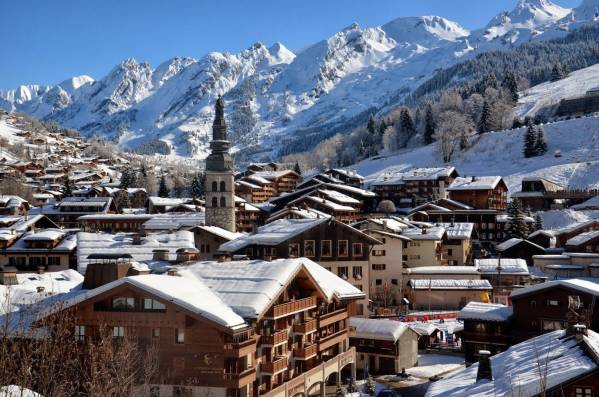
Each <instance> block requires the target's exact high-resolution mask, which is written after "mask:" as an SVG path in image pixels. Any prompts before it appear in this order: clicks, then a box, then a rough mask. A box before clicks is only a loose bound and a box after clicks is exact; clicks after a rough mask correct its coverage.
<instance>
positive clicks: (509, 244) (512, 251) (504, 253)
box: [495, 238, 545, 266]
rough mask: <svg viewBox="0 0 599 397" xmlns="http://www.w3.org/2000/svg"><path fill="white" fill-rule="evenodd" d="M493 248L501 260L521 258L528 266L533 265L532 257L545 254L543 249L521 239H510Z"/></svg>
mask: <svg viewBox="0 0 599 397" xmlns="http://www.w3.org/2000/svg"><path fill="white" fill-rule="evenodd" d="M495 248H496V249H497V252H498V254H499V255H501V258H522V259H524V260H525V261H526V263H527V264H528V265H529V266H532V265H533V260H532V257H533V256H535V255H543V254H545V248H543V247H541V246H538V245H536V244H535V243H532V242H530V241H528V240H523V239H521V238H511V239H509V240H506V241H504V242H503V243H501V244H497V246H496V247H495Z"/></svg>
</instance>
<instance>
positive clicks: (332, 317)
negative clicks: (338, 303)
mask: <svg viewBox="0 0 599 397" xmlns="http://www.w3.org/2000/svg"><path fill="white" fill-rule="evenodd" d="M346 318H347V310H346V309H345V308H343V309H339V310H335V311H332V312H329V313H325V314H320V315H319V316H318V327H319V328H322V327H326V326H327V325H330V324H333V323H336V322H337V321H341V320H345V319H346Z"/></svg>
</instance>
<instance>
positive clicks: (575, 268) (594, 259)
mask: <svg viewBox="0 0 599 397" xmlns="http://www.w3.org/2000/svg"><path fill="white" fill-rule="evenodd" d="M533 261H534V268H535V270H536V272H535V273H536V274H538V275H544V276H545V277H547V278H550V279H559V278H566V279H568V278H577V277H593V278H599V254H597V253H589V252H564V253H562V254H548V255H535V256H533Z"/></svg>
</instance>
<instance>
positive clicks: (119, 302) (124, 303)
mask: <svg viewBox="0 0 599 397" xmlns="http://www.w3.org/2000/svg"><path fill="white" fill-rule="evenodd" d="M112 309H113V310H121V311H131V310H135V298H131V297H124V296H117V297H115V298H112Z"/></svg>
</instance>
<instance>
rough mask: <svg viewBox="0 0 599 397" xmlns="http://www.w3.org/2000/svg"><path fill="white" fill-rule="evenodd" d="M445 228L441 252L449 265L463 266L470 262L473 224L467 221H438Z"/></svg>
mask: <svg viewBox="0 0 599 397" xmlns="http://www.w3.org/2000/svg"><path fill="white" fill-rule="evenodd" d="M438 225H439V226H440V227H442V228H444V229H445V235H444V237H443V242H442V244H443V251H444V252H443V253H444V258H445V259H446V260H447V264H448V265H449V266H464V265H469V264H471V263H472V238H473V234H474V224H473V223H469V222H463V223H460V222H452V223H439V224H438Z"/></svg>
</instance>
